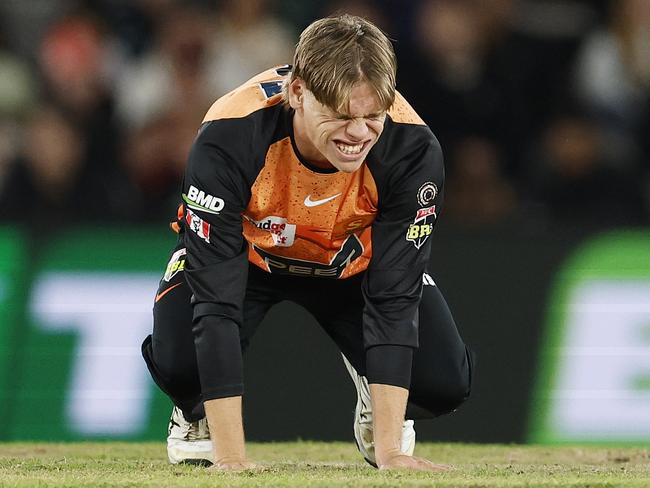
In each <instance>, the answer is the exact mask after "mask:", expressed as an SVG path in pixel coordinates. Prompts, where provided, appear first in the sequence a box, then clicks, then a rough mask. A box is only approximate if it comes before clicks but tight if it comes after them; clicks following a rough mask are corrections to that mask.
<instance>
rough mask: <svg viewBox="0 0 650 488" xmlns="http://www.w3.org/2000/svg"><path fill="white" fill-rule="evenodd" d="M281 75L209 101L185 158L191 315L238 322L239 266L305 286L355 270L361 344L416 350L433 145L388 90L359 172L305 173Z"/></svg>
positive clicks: (281, 71)
mask: <svg viewBox="0 0 650 488" xmlns="http://www.w3.org/2000/svg"><path fill="white" fill-rule="evenodd" d="M289 70H290V67H288V66H285V67H280V68H274V69H272V70H269V71H266V72H264V73H262V74H260V75H259V76H257V77H255V78H253V79H251V80H249V81H248V82H246V83H245V84H244V85H242V86H240V87H239V88H237V89H236V90H234V91H232V92H231V93H229V94H227V95H225V96H224V97H222V98H221V99H219V100H218V101H217V102H215V103H214V105H213V106H212V107H211V108H210V110H209V111H208V113H207V115H206V118H205V120H204V123H203V125H202V126H201V128H200V131H199V134H198V136H197V139H196V141H195V142H194V145H193V147H192V150H191V152H190V157H189V163H188V167H187V172H186V175H185V180H184V184H183V200H184V215H183V223H184V230H185V231H184V239H185V245H186V248H187V261H186V276H187V281H188V283H189V285H190V288H191V290H192V292H193V304H194V320H195V321H197V320H200V319H201V318H202V317H204V316H208V315H210V316H216V317H219V320H229V321H234V322H235V323H237V324H240V323H241V316H242V310H241V308H242V303H243V300H244V295H245V292H246V274H247V269H248V265H249V262H250V263H252V264H254V265H255V266H258V267H259V268H261V269H263V270H264V271H267V272H269V273H271V274H284V275H295V276H310V277H313V279H326V278H330V279H332V278H333V279H345V278H347V277H349V276H352V275H355V274H358V273H364V275H363V285H362V292H363V296H364V300H365V309H364V313H363V321H364V323H363V333H364V342H365V344H366V347H370V346H374V345H381V344H395V345H405V346H411V347H415V346H417V317H416V315H417V307H418V304H419V300H420V295H421V291H422V274H423V272H424V270H425V266H426V264H427V260H428V257H429V253H430V240H429V236H430V235H431V232H432V230H433V226H434V224H435V220H436V218H437V215H438V213H439V210H440V204H441V199H442V194H441V192H442V188H443V178H444V170H443V162H442V153H441V150H440V146H439V144H438V141H437V140H436V138H435V137H434V135H433V134H432V132H431V131H430V130H429V128H428V127H427V126H426V125H425V124H424V123H423V122H422V120H421V119H420V118H419V117H418V116H417V114H416V113H415V112H414V110H413V109H412V108H411V107H410V106H409V105H408V103H407V102H406V101H405V100H404V99H403V98H402V97H401V95H399V94H398V95H397V98H396V101H395V104H394V106H393V107H392V108H391V110H390V111H389V112H388V116H387V117H386V121H385V126H384V131H383V133H382V135H381V137H380V138H379V140H378V141H377V143H376V145H375V146H374V147H373V148H372V150H371V151H370V153H369V154H368V157H367V159H366V161H365V162H364V164H363V165H362V166H361V168H360V169H359V170H358V171H356V172H354V173H343V172H338V171H336V170H335V169H332V170H325V169H322V168H317V167H314V166H313V165H311V164H309V162H308V161H305V160H304V159H303V158H302V157H301V155H300V154H299V152H298V150H297V149H296V146H295V142H294V138H293V125H292V117H293V112H292V110H291V109H290V108H288V107H286V106H285V105H284V104H283V103H282V97H281V94H280V90H281V86H282V83H283V82H284V80H285V79H286V78H287V75H288V74H289ZM332 306H333V307H335V306H336V304H335V303H333V304H332ZM200 362H201V361H200Z"/></svg>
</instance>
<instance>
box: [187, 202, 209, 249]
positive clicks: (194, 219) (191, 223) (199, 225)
mask: <svg viewBox="0 0 650 488" xmlns="http://www.w3.org/2000/svg"><path fill="white" fill-rule="evenodd" d="M185 212H186V213H185V222H186V223H187V227H188V228H189V229H190V230H191V231H192V232H194V233H195V234H196V235H197V236H199V237H200V238H201V239H203V240H204V241H205V242H207V243H208V244H209V243H210V224H209V223H208V222H206V221H205V220H203V219H202V218H201V217H199V216H198V215H196V214H195V213H194V212H192V211H191V210H190V209H189V208H188V209H186V210H185Z"/></svg>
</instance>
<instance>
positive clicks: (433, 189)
mask: <svg viewBox="0 0 650 488" xmlns="http://www.w3.org/2000/svg"><path fill="white" fill-rule="evenodd" d="M437 194H438V187H437V186H436V184H435V183H433V182H432V181H427V182H426V183H425V184H424V185H422V186H421V187H420V189H419V190H418V203H419V204H420V206H422V207H424V206H425V205H428V204H430V203H431V202H433V199H434V198H436V195H437Z"/></svg>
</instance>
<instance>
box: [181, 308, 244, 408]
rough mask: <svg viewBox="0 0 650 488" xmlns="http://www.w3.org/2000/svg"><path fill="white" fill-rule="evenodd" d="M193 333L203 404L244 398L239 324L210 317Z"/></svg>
mask: <svg viewBox="0 0 650 488" xmlns="http://www.w3.org/2000/svg"><path fill="white" fill-rule="evenodd" d="M193 332H194V345H195V348H196V360H197V366H198V369H199V377H200V380H201V391H202V394H203V400H204V401H205V400H213V399H216V398H227V397H235V396H241V395H242V394H243V393H244V380H243V362H242V355H241V346H240V337H239V327H238V326H237V324H235V323H234V322H233V321H232V320H228V319H224V318H223V317H217V316H215V315H206V316H204V317H201V318H200V319H198V320H197V321H196V322H195V324H194V330H193Z"/></svg>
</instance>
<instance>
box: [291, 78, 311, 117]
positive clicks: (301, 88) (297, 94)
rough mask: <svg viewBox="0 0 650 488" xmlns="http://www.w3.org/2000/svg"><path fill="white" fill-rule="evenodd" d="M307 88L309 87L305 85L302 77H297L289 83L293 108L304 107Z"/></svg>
mask: <svg viewBox="0 0 650 488" xmlns="http://www.w3.org/2000/svg"><path fill="white" fill-rule="evenodd" d="M306 89H307V88H306V87H305V82H304V81H303V80H301V79H300V78H296V79H294V80H293V81H292V82H291V83H289V90H288V94H289V106H290V107H291V108H292V109H294V110H298V109H300V108H302V105H303V103H304V100H305V90H306Z"/></svg>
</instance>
